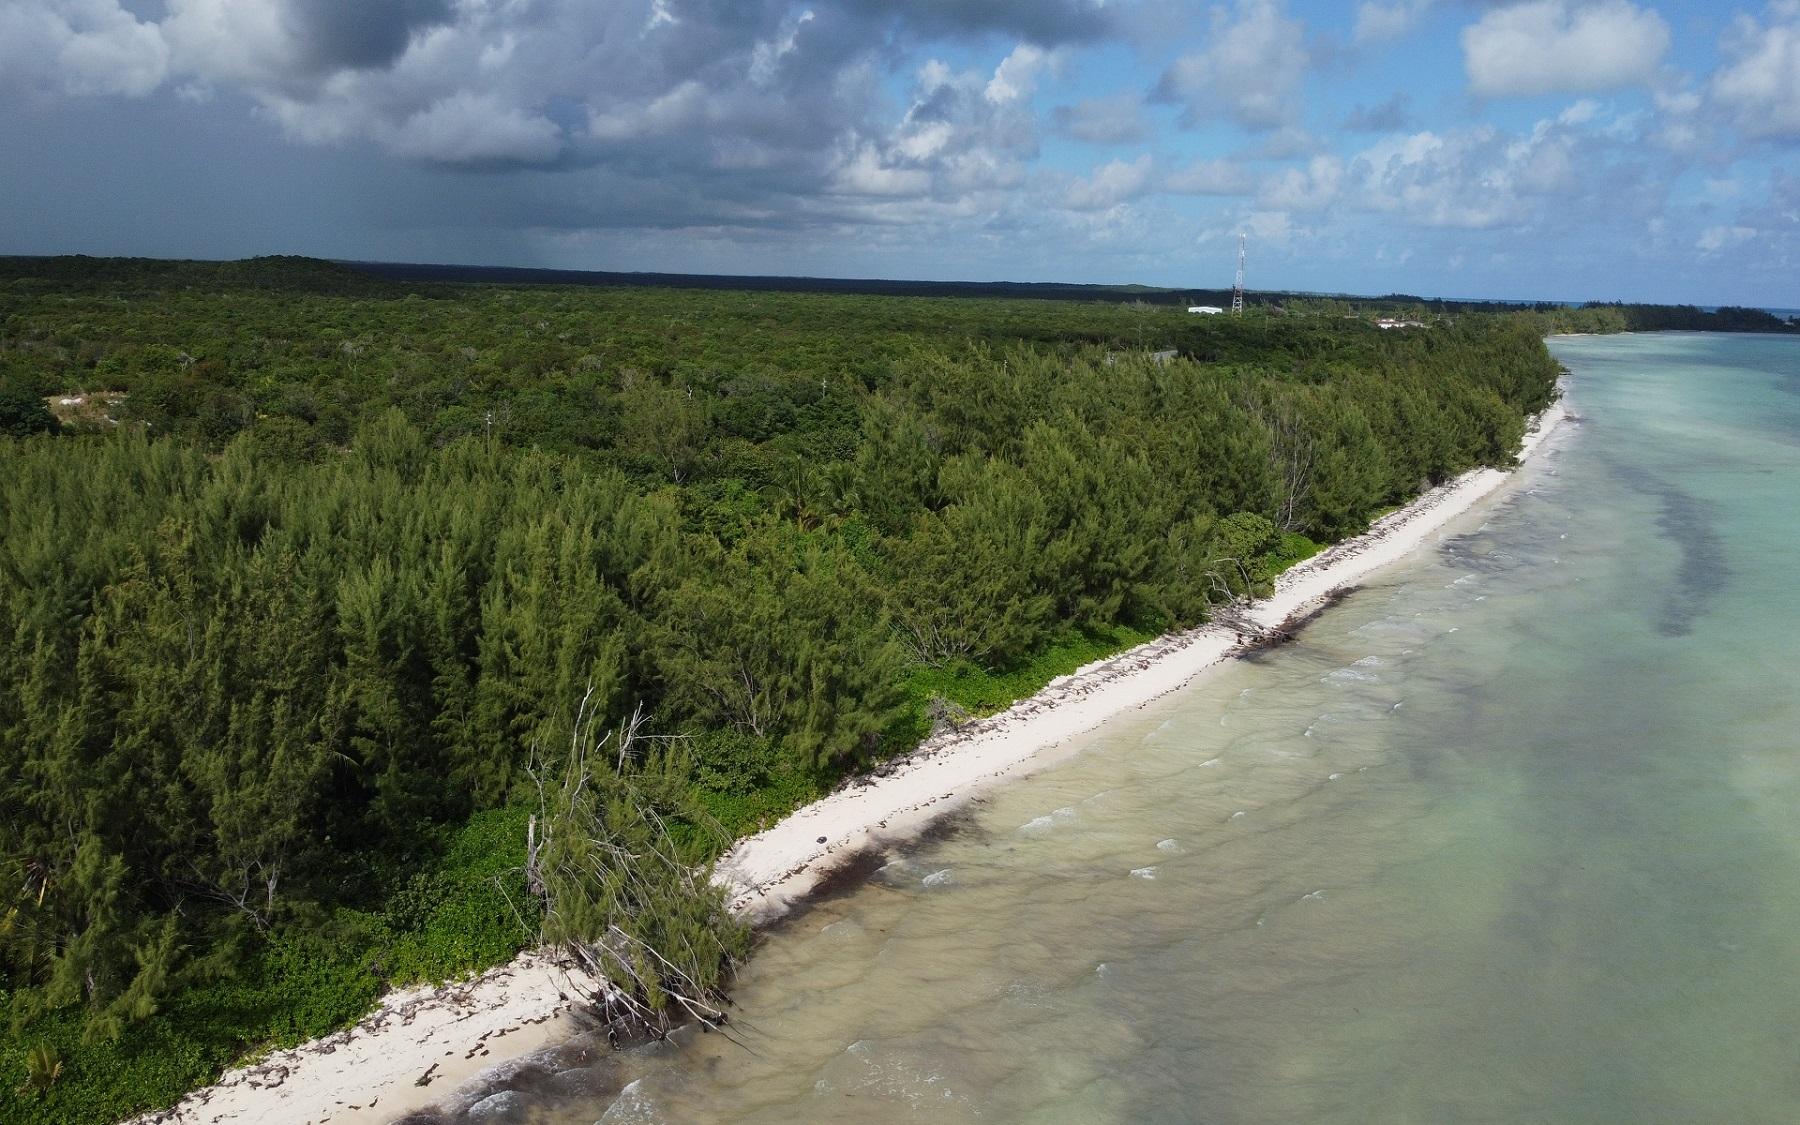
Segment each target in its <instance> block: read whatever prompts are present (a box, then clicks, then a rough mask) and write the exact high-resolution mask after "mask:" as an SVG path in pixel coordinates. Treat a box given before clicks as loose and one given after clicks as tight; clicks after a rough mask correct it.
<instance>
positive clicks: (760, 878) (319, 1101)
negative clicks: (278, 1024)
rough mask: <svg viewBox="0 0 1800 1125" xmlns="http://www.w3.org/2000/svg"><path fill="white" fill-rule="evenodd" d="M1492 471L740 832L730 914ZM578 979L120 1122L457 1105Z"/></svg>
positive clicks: (351, 1034)
mask: <svg viewBox="0 0 1800 1125" xmlns="http://www.w3.org/2000/svg"><path fill="white" fill-rule="evenodd" d="M1565 418H1566V413H1565V411H1564V409H1563V407H1562V405H1561V404H1560V403H1558V404H1555V405H1552V406H1551V408H1550V409H1549V410H1547V411H1546V412H1545V413H1544V415H1542V416H1541V417H1540V418H1539V419H1537V421H1536V423H1535V424H1534V426H1533V428H1532V430H1531V432H1530V433H1529V434H1528V435H1527V437H1526V439H1525V442H1524V445H1523V447H1522V449H1521V451H1520V458H1521V460H1523V459H1524V458H1526V457H1529V456H1531V455H1532V454H1534V453H1536V452H1537V451H1539V450H1541V449H1542V448H1543V446H1544V442H1545V439H1546V438H1547V437H1549V436H1550V434H1552V433H1553V432H1554V431H1556V430H1557V429H1558V428H1559V426H1561V425H1562V424H1563V422H1564V420H1565ZM1507 479H1508V474H1506V473H1504V472H1500V471H1498V470H1494V469H1481V470H1476V471H1474V472H1470V473H1467V474H1465V475H1463V476H1462V477H1459V478H1457V479H1456V480H1454V481H1452V482H1449V483H1447V484H1445V485H1442V486H1440V487H1438V488H1435V489H1433V490H1431V491H1430V492H1428V493H1426V494H1424V495H1422V496H1420V497H1418V498H1417V499H1416V500H1414V501H1413V502H1412V503H1410V504H1408V505H1406V506H1405V507H1404V508H1401V509H1399V510H1398V511H1395V512H1393V513H1391V514H1389V515H1387V516H1385V517H1383V518H1382V519H1381V520H1379V521H1377V522H1376V523H1375V524H1374V525H1373V526H1372V527H1371V528H1370V529H1369V530H1368V531H1367V532H1366V533H1364V534H1363V535H1360V536H1357V537H1355V538H1354V539H1349V540H1346V541H1344V542H1342V543H1339V544H1338V545H1336V546H1334V547H1332V548H1331V549H1330V550H1328V551H1326V552H1324V553H1322V554H1320V555H1318V556H1316V557H1315V558H1313V559H1310V560H1308V561H1307V562H1305V563H1303V564H1301V565H1300V566H1297V567H1295V568H1293V569H1292V570H1290V571H1289V572H1287V573H1286V574H1284V575H1282V576H1281V577H1280V578H1279V579H1278V580H1277V582H1276V583H1275V589H1274V592H1273V593H1272V594H1271V595H1270V596H1269V597H1268V598H1265V599H1262V600H1260V601H1257V602H1255V603H1252V604H1251V605H1249V606H1247V607H1244V608H1243V609H1241V610H1240V611H1239V612H1238V613H1236V614H1234V615H1233V621H1232V622H1231V623H1224V622H1218V623H1213V624H1208V625H1205V626H1201V627H1199V628H1196V629H1192V630H1188V631H1185V632H1181V633H1174V634H1170V635H1167V636H1164V637H1161V638H1158V639H1157V640H1155V641H1152V642H1150V643H1148V644H1145V645H1141V646H1139V647H1137V648H1134V649H1131V650H1129V651H1127V652H1124V653H1121V654H1119V655H1117V656H1114V657H1112V658H1110V659H1107V660H1104V661H1100V662H1097V663H1095V664H1092V665H1089V666H1087V667H1085V668H1082V669H1080V670H1078V671H1077V672H1075V673H1074V674H1072V675H1070V676H1065V677H1063V678H1061V679H1059V680H1056V681H1053V682H1052V683H1051V684H1049V685H1048V686H1046V687H1045V688H1044V690H1043V691H1041V692H1039V693H1038V694H1036V695H1034V696H1032V697H1031V698H1029V699H1026V700H1022V701H1020V702H1019V703H1017V704H1015V705H1014V706H1012V707H1011V708H1009V709H1007V710H1006V711H1004V712H1002V713H1000V714H998V715H995V716H992V717H990V718H986V719H982V720H979V721H976V722H971V723H968V724H966V725H965V726H963V727H962V728H961V729H958V730H955V731H950V732H946V733H944V734H942V735H939V736H936V737H934V738H932V739H930V740H928V741H927V742H925V743H924V744H922V745H921V746H920V747H919V748H918V749H917V750H915V751H914V752H913V753H911V754H909V755H907V756H906V757H904V758H901V759H898V760H896V761H894V762H890V763H888V764H886V765H884V766H883V767H881V768H880V769H879V770H877V771H875V772H874V773H873V774H870V775H867V776H864V777H860V778H856V779H852V780H851V781H849V782H847V783H846V784H845V785H844V786H842V787H841V788H840V789H839V790H838V791H836V792H835V793H832V794H831V795H830V796H827V797H825V798H823V799H822V800H819V801H817V802H815V803H813V804H811V805H808V806H806V807H805V808H803V809H800V810H798V811H797V812H795V813H793V814H792V815H790V816H789V817H787V818H786V819H784V820H783V821H781V822H780V823H779V824H777V825H775V826H774V827H772V828H769V829H768V830H766V831H764V832H761V833H758V834H757V835H755V836H751V837H748V838H746V839H743V840H740V841H739V842H738V843H737V844H736V846H734V847H733V848H732V849H731V850H730V851H729V852H728V853H727V854H726V855H725V856H724V857H723V858H722V859H721V860H720V861H719V864H718V868H717V875H716V877H717V878H718V879H719V880H720V882H722V883H723V884H724V885H725V886H726V887H727V888H728V890H729V892H730V895H731V904H732V907H733V909H734V910H737V911H738V912H739V913H740V914H741V915H743V916H744V917H745V918H747V919H749V920H751V921H752V922H755V923H759V924H761V923H767V922H769V921H772V920H774V919H775V918H778V917H780V916H781V914H783V913H784V912H785V911H787V910H788V909H790V908H791V907H792V906H793V905H794V904H795V903H797V902H799V901H801V900H803V899H804V898H805V896H806V895H807V894H808V893H809V892H810V891H811V890H812V888H813V887H815V886H816V885H817V884H818V882H819V881H820V879H822V878H823V877H825V876H827V875H828V874H830V873H831V872H832V871H833V870H835V869H836V868H838V867H840V866H841V865H842V864H844V863H845V862H847V861H848V860H850V859H851V858H852V857H854V856H856V855H857V854H859V853H860V852H862V851H864V850H865V849H883V848H887V847H892V846H896V845H898V844H900V843H902V842H904V841H906V840H908V839H910V838H913V837H916V836H917V835H918V833H919V832H920V831H921V829H923V828H924V827H925V826H926V825H927V824H929V823H930V822H931V821H933V820H936V819H937V818H939V817H941V816H943V815H945V814H946V813H949V812H952V811H954V810H955V809H957V808H958V807H960V806H961V805H963V804H965V803H967V802H968V801H969V800H970V799H971V798H973V797H975V796H976V795H978V794H980V793H981V792H982V791H984V790H985V789H987V788H989V787H991V786H993V785H995V784H997V783H999V782H1000V781H1002V780H1005V779H1007V778H1009V777H1015V776H1019V775H1021V774H1023V773H1025V772H1028V771H1030V770H1033V769H1038V768H1041V767H1043V766H1044V765H1046V764H1048V763H1050V762H1053V761H1055V760H1056V759H1057V757H1058V756H1059V754H1066V753H1069V752H1072V751H1073V750H1074V749H1076V748H1078V747H1077V744H1076V740H1077V739H1078V738H1079V736H1081V735H1083V734H1085V733H1087V732H1089V731H1092V730H1094V729H1095V728H1096V727H1098V726H1100V725H1101V724H1102V723H1104V722H1106V721H1107V720H1108V719H1110V718H1112V717H1114V716H1117V715H1120V714H1123V713H1125V712H1127V711H1131V710H1133V709H1136V708H1140V707H1143V706H1145V705H1146V704H1148V703H1150V702H1151V701H1152V700H1155V699H1156V698H1158V697H1160V696H1162V695H1165V694H1167V693H1169V692H1171V691H1174V690H1176V689H1178V688H1180V687H1182V686H1183V685H1185V684H1187V683H1188V682H1190V681H1191V680H1193V679H1194V678H1195V677H1196V676H1198V675H1200V674H1202V673H1204V672H1205V671H1206V670H1207V669H1209V668H1212V667H1215V666H1217V665H1219V664H1221V663H1223V662H1224V661H1226V660H1228V659H1231V658H1232V657H1234V656H1235V655H1236V654H1237V653H1238V652H1240V651H1242V650H1243V649H1244V647H1245V646H1246V645H1247V644H1252V643H1256V642H1257V641H1259V640H1261V639H1263V638H1265V637H1268V636H1270V635H1273V634H1278V633H1280V632H1281V631H1282V630H1284V629H1285V628H1286V627H1289V626H1290V625H1291V623H1293V622H1296V621H1298V620H1302V619H1304V618H1305V617H1306V616H1307V615H1309V614H1311V613H1313V612H1316V611H1317V610H1318V609H1319V608H1321V607H1322V606H1324V605H1326V604H1327V603H1328V601H1329V599H1330V598H1331V597H1332V596H1333V595H1334V594H1336V593H1338V592H1341V591H1343V590H1345V589H1347V588H1349V587H1351V586H1354V585H1356V584H1357V583H1359V582H1361V581H1363V580H1364V579H1366V578H1367V577H1369V576H1370V575H1371V574H1373V573H1374V572H1375V571H1377V570H1379V569H1380V568H1382V567H1384V566H1387V565H1389V564H1391V563H1394V562H1396V561H1398V560H1400V559H1401V558H1403V557H1405V556H1406V555H1407V554H1408V553H1410V552H1411V551H1413V550H1415V549H1417V548H1418V547H1420V546H1422V545H1424V544H1427V543H1430V542H1433V541H1435V539H1436V538H1437V537H1438V536H1439V534H1440V533H1441V532H1442V531H1443V529H1444V528H1445V527H1446V525H1448V524H1449V523H1450V522H1451V521H1453V520H1455V519H1456V518H1457V517H1459V516H1461V515H1464V514H1465V513H1467V512H1468V511H1469V510H1470V509H1472V508H1473V507H1475V505H1476V504H1478V503H1479V502H1480V501H1481V500H1483V499H1484V498H1486V497H1488V496H1489V495H1491V494H1492V493H1494V492H1495V491H1496V490H1497V489H1499V488H1500V486H1501V485H1502V484H1503V483H1504V482H1505V481H1506V480H1507ZM592 988H593V982H592V981H588V980H572V979H571V978H570V976H569V974H568V973H567V971H566V970H565V969H563V968H560V967H558V966H556V965H554V964H552V963H550V962H548V961H547V960H546V959H544V958H543V957H542V956H540V955H538V954H536V953H528V954H524V955H522V956H520V957H519V958H518V959H516V960H515V961H513V962H512V963H511V964H508V965H506V966H503V967H501V968H498V969H494V970H491V971H489V972H487V973H484V974H481V975H480V976H477V977H475V978H473V979H472V980H469V981H465V982H461V983H457V984H451V985H445V986H441V987H429V986H428V987H421V988H416V989H411V990H408V991H405V992H401V993H396V994H393V995H391V996H389V997H387V998H385V999H384V1000H383V1002H382V1004H381V1005H380V1006H379V1007H378V1008H377V1010H376V1011H375V1012H374V1013H372V1014H371V1015H370V1016H368V1017H367V1018H365V1019H364V1020H362V1021H361V1022H360V1023H358V1024H357V1025H356V1026H355V1027H352V1028H349V1029H347V1030H345V1031H342V1032H338V1033H337V1034H335V1035H332V1036H328V1037H325V1038H323V1039H320V1040H315V1041H313V1042H311V1043H307V1044H304V1045H302V1046H300V1047H298V1048H295V1049H293V1050H288V1051H280V1052H276V1053H274V1054H272V1055H270V1056H269V1057H267V1058H265V1059H263V1060H262V1061H260V1062H258V1063H256V1064H255V1065H252V1066H247V1067H244V1068H240V1069H238V1070H234V1071H232V1072H230V1073H228V1074H226V1075H225V1076H224V1077H223V1078H222V1079H221V1080H220V1081H219V1082H218V1083H216V1084H214V1085H212V1086H209V1087H206V1088H205V1089H202V1090H198V1091H195V1092H194V1093H193V1094H190V1095H189V1096H188V1097H187V1098H186V1099H184V1100H183V1101H182V1102H181V1103H180V1104H179V1105H177V1106H176V1107H174V1108H172V1109H170V1110H167V1111H164V1112H161V1113H157V1114H150V1115H146V1116H143V1117H140V1118H137V1119H135V1121H136V1122H137V1123H139V1125H153V1123H154V1125H164V1123H175V1122H180V1123H184V1125H202V1123H205V1125H224V1123H227V1122H260V1123H267V1125H324V1123H325V1122H333V1123H335V1125H347V1123H359V1122H381V1121H392V1120H394V1119H395V1118H396V1117H399V1116H401V1115H403V1114H406V1113H408V1112H410V1111H413V1110H416V1109H420V1108H422V1107H425V1106H428V1105H432V1104H444V1105H445V1106H446V1108H448V1109H450V1110H452V1111H453V1112H454V1111H459V1110H461V1109H465V1108H467V1107H468V1105H469V1104H471V1102H472V1101H473V1100H474V1099H476V1098H478V1097H482V1096H486V1095H485V1094H483V1093H481V1092H480V1091H481V1089H482V1087H465V1088H464V1089H463V1090H461V1091H458V1089H457V1087H458V1085H459V1084H460V1083H463V1082H465V1081H466V1080H468V1079H470V1078H471V1077H472V1076H474V1075H476V1074H478V1073H481V1072H483V1071H488V1070H490V1069H491V1068H493V1067H494V1066H495V1065H496V1064H501V1063H504V1062H506V1060H508V1059H518V1058H519V1057H520V1056H523V1055H526V1054H528V1053H530V1052H532V1051H535V1050H538V1049H540V1048H543V1047H545V1046H547V1045H549V1044H551V1043H554V1042H557V1041H558V1040H560V1039H562V1038H564V1037H566V1036H567V1035H568V1034H570V1032H571V1031H572V1030H573V1026H572V1023H571V1022H570V1021H569V1020H568V1017H567V1015H566V1013H567V1012H568V1011H569V1009H570V1008H571V1007H572V1006H573V1005H574V1004H575V1003H576V1002H577V999H578V997H580V996H581V995H582V994H583V993H586V992H589V991H591V990H592ZM491 1085H492V1084H491V1083H490V1084H488V1086H489V1087H490V1088H491ZM499 1096H504V1095H499Z"/></svg>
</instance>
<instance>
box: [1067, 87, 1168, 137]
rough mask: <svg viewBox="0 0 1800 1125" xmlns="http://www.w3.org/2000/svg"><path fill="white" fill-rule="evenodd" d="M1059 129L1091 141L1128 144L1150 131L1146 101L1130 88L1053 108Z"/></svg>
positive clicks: (1070, 135)
mask: <svg viewBox="0 0 1800 1125" xmlns="http://www.w3.org/2000/svg"><path fill="white" fill-rule="evenodd" d="M1050 121H1051V124H1052V126H1053V127H1054V128H1055V129H1056V131H1057V132H1058V133H1060V134H1062V135H1063V136H1065V137H1072V138H1074V139H1075V140H1078V141H1086V142H1088V143H1089V144H1103V145H1115V144H1128V143H1130V142H1133V141H1141V140H1143V139H1144V138H1145V137H1148V136H1149V135H1150V123H1149V122H1148V121H1146V120H1145V119H1144V109H1143V105H1142V104H1141V103H1140V102H1139V101H1138V97H1137V95H1136V94H1133V93H1130V92H1129V91H1127V92H1125V93H1120V94H1114V95H1112V96H1111V97H1105V98H1089V99H1087V100H1086V101H1081V102H1076V103H1075V104H1074V105H1059V106H1057V107H1056V108H1055V109H1053V110H1051V111H1050Z"/></svg>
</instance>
